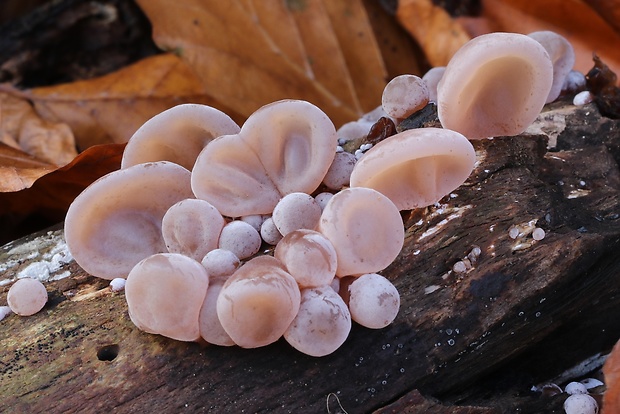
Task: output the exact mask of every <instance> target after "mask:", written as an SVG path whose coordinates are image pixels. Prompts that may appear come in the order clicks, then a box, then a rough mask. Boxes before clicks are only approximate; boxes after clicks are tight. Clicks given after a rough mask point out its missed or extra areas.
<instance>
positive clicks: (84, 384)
mask: <svg viewBox="0 0 620 414" xmlns="http://www.w3.org/2000/svg"><path fill="white" fill-rule="evenodd" d="M545 115H546V118H548V119H549V120H548V121H547V124H546V126H545V127H544V128H543V130H545V131H546V132H547V133H550V134H551V135H554V134H555V133H557V132H558V131H559V132H561V133H559V135H558V136H557V148H559V149H558V150H554V151H550V152H547V151H546V142H547V140H546V137H544V136H540V135H539V136H522V137H513V138H496V139H493V140H483V141H478V142H476V143H475V146H476V149H477V153H478V158H479V163H478V166H477V167H476V170H475V171H474V173H473V174H472V176H471V177H470V179H469V180H468V182H467V183H466V184H465V185H464V186H462V187H461V188H459V189H457V190H456V191H454V193H453V196H451V197H446V198H445V199H444V200H442V202H441V205H440V206H434V207H431V208H428V209H425V210H421V211H415V212H413V213H411V214H408V215H405V217H404V218H405V223H406V227H407V231H406V241H405V247H404V249H403V251H402V252H401V254H400V256H399V257H398V258H397V260H396V261H395V263H394V264H393V265H392V266H390V267H389V268H388V269H387V270H386V271H384V272H383V273H384V274H385V275H386V276H387V277H388V278H389V279H391V280H392V281H393V282H394V284H395V285H396V286H397V288H398V290H399V291H400V293H401V298H402V304H401V310H400V313H399V315H398V317H397V319H396V321H395V322H394V323H393V324H392V325H390V326H389V327H387V328H385V329H382V330H369V329H365V328H362V327H360V326H354V328H353V330H352V332H351V335H350V337H349V339H348V340H347V341H346V343H345V344H344V345H343V346H342V347H341V348H340V349H339V350H338V351H337V352H335V353H333V354H332V355H329V356H327V357H323V358H313V357H309V356H306V355H303V354H300V353H299V352H297V351H295V350H294V349H292V348H291V347H290V346H288V345H287V344H286V343H285V342H284V341H279V342H277V343H276V344H273V345H270V346H267V347H264V348H259V349H253V350H245V349H240V348H237V347H232V348H226V347H217V346H205V345H201V344H195V343H182V342H177V341H174V340H169V339H166V338H163V337H159V336H154V335H149V334H146V333H143V332H141V331H139V330H138V329H136V328H135V327H134V326H133V325H132V323H131V322H130V320H129V317H128V315H127V307H126V304H125V300H124V295H123V293H112V292H111V291H110V290H109V288H107V287H106V285H107V283H106V282H105V281H100V280H98V279H95V278H93V277H90V276H88V275H85V274H84V272H83V271H82V270H81V269H79V267H78V266H77V265H76V264H75V263H70V264H67V265H65V266H64V267H62V268H61V269H60V270H59V271H58V272H63V271H66V270H70V271H71V276H70V277H68V278H65V279H62V280H59V281H54V282H50V283H49V284H48V285H47V287H48V291H49V292H50V302H49V303H48V305H47V306H46V307H45V309H44V310H43V311H41V312H40V313H39V314H37V315H34V316H32V317H28V318H21V317H18V316H15V315H11V316H9V317H7V318H6V319H5V320H3V321H2V322H0V349H2V353H1V354H0V384H1V389H2V391H1V392H0V393H1V394H2V398H0V411H2V412H4V411H11V412H29V413H32V412H43V411H45V412H105V411H110V410H114V411H115V412H214V413H215V412H217V413H228V412H230V413H239V412H248V413H251V412H264V413H267V412H269V413H272V412H283V413H285V412H317V413H318V412H331V413H334V412H339V410H340V408H339V405H338V404H336V398H335V396H337V397H338V400H339V401H340V404H341V405H342V407H343V408H344V409H345V410H346V411H347V412H348V413H365V412H372V411H374V410H379V411H380V412H386V413H387V412H420V411H419V410H428V411H427V412H437V413H448V412H455V413H458V412H460V413H501V412H515V410H516V409H517V408H521V409H522V410H523V411H522V412H562V410H561V405H562V401H563V398H562V396H559V397H554V398H543V397H540V396H539V395H538V394H535V393H531V392H530V391H529V389H530V387H531V386H532V385H534V384H537V383H539V382H542V381H545V380H549V379H552V378H554V377H556V376H557V375H559V374H560V373H561V372H562V371H564V370H566V369H568V368H570V367H572V366H573V365H576V364H577V363H578V362H581V361H582V360H584V359H586V358H588V357H590V356H592V355H595V354H597V353H602V354H604V353H605V352H607V351H608V350H609V349H610V348H611V346H612V345H613V343H614V342H615V341H616V340H617V339H618V338H619V337H620V333H619V332H620V254H619V253H618V248H619V245H620V220H619V219H618V218H619V214H620V199H619V195H620V192H619V189H620V173H619V169H618V161H620V151H619V148H620V147H619V144H618V143H619V142H620V138H619V136H618V135H619V133H618V122H617V121H612V120H609V119H606V118H601V117H600V116H599V115H598V112H597V111H596V109H595V108H594V107H593V106H586V107H582V108H578V109H575V107H572V106H567V107H564V108H559V109H555V110H552V111H551V112H547V113H546V114H545ZM534 219H536V220H537V226H539V227H542V228H543V229H545V230H546V232H547V235H546V237H545V238H544V239H543V240H541V241H538V242H532V238H531V236H527V237H523V238H521V237H519V238H517V239H516V240H513V239H511V238H510V237H509V229H510V228H511V227H512V226H513V225H518V224H523V223H528V222H530V221H531V220H534ZM61 235H62V230H56V231H55V233H54V232H53V233H50V235H46V236H45V237H47V238H48V244H49V239H50V238H53V237H56V238H58V237H61ZM54 240H56V241H55V242H54V243H58V242H61V240H60V241H58V240H57V239H54ZM20 244H21V245H24V242H23V241H21V242H20V241H18V242H15V243H12V244H10V245H7V246H5V247H3V248H2V249H1V251H0V263H6V262H7V261H9V260H13V259H16V257H17V256H15V254H13V255H12V256H11V255H8V252H9V251H10V250H11V249H14V248H15V247H16V246H17V245H20ZM32 245H33V243H31V244H28V245H26V246H31V247H30V248H31V249H32ZM34 245H36V243H34ZM474 246H479V247H480V249H481V251H482V254H481V256H480V258H479V259H478V260H477V261H476V262H475V263H474V266H473V268H471V269H470V270H469V271H468V272H466V273H464V274H456V273H454V272H452V271H451V270H450V269H451V267H452V266H453V264H454V263H455V262H457V261H459V260H462V259H463V258H464V257H466V255H467V254H468V252H470V251H471V249H472V248H473V247H474ZM377 248H381V246H377ZM13 252H15V250H13ZM27 256H28V249H22V256H20V257H22V258H24V257H27ZM36 260H37V259H36V258H34V259H24V260H22V261H21V262H18V263H14V265H13V266H11V267H9V268H8V269H6V270H4V272H3V273H2V274H0V276H1V277H0V280H2V279H4V278H11V277H14V276H15V275H16V274H17V272H19V271H20V270H23V269H24V267H25V266H27V265H28V264H29V263H31V262H32V261H36ZM433 286H434V288H430V287H433ZM429 288H430V289H429ZM433 289H435V290H434V291H432V293H428V292H429V291H430V290H433ZM7 290H8V286H5V287H3V288H0V292H1V293H0V303H6V291H7ZM113 345H114V346H113ZM98 354H99V355H98ZM102 359H103V360H102ZM595 368H596V366H595ZM417 390H419V392H418V391H417ZM420 392H421V394H420ZM422 395H424V396H426V398H424V397H422ZM430 397H437V398H439V399H440V400H441V401H443V403H444V404H446V405H441V404H438V403H437V402H433V400H432V399H428V398H430ZM455 403H459V404H464V405H470V407H459V408H456V407H451V406H449V405H450V404H455ZM475 406H478V407H475ZM416 410H418V411H416ZM433 410H434V411H433Z"/></svg>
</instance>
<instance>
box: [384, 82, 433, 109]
mask: <svg viewBox="0 0 620 414" xmlns="http://www.w3.org/2000/svg"><path fill="white" fill-rule="evenodd" d="M428 98H429V93H428V87H427V85H426V82H424V81H423V80H422V78H420V77H419V76H415V75H399V76H396V77H395V78H393V79H392V80H391V81H389V82H388V84H387V85H385V88H384V89H383V95H382V96H381V106H382V107H383V110H384V111H385V113H386V114H388V115H389V116H391V117H392V118H395V119H404V118H407V117H408V116H409V115H411V114H413V113H414V112H417V111H419V110H420V109H422V108H424V106H426V104H427V103H428Z"/></svg>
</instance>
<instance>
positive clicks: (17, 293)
mask: <svg viewBox="0 0 620 414" xmlns="http://www.w3.org/2000/svg"><path fill="white" fill-rule="evenodd" d="M6 301H7V302H8V304H9V307H10V308H11V310H12V311H13V312H14V313H16V314H18V315H19V316H30V315H34V314H35V313H37V312H39V311H40V310H41V309H43V307H44V306H45V304H46V303H47V290H45V286H43V283H41V282H40V281H38V280H37V279H19V280H17V281H16V282H15V283H13V286H11V288H10V289H9V293H8V294H7V296H6Z"/></svg>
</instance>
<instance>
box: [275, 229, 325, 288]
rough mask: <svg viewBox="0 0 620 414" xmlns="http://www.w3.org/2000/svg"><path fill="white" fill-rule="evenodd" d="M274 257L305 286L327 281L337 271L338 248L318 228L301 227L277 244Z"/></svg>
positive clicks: (314, 285)
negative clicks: (316, 229)
mask: <svg viewBox="0 0 620 414" xmlns="http://www.w3.org/2000/svg"><path fill="white" fill-rule="evenodd" d="M274 257H275V258H276V259H278V260H280V261H281V262H282V263H283V264H284V266H285V267H286V270H287V271H288V272H289V273H290V274H291V276H293V277H294V278H295V280H296V281H297V284H298V285H299V286H300V287H302V288H304V287H317V286H322V285H327V284H329V283H330V282H331V281H332V279H333V278H334V276H335V275H336V266H337V256H336V249H334V246H333V245H332V244H331V242H330V241H329V240H328V239H327V238H326V237H325V236H323V235H322V234H321V233H319V232H317V231H313V230H307V229H300V230H295V231H292V232H290V233H288V234H287V235H286V236H284V238H283V239H282V240H280V242H279V243H278V245H277V246H276V249H275V252H274Z"/></svg>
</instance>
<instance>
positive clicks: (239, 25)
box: [138, 0, 387, 125]
mask: <svg viewBox="0 0 620 414" xmlns="http://www.w3.org/2000/svg"><path fill="white" fill-rule="evenodd" d="M333 3H334V2H330V1H326V0H317V1H294V2H284V1H276V0H269V1H257V0H243V1H235V2H216V1H210V2H205V1H201V0H185V1H177V2H173V3H171V2H168V1H165V0H149V1H146V0H141V1H138V4H140V7H141V8H142V9H143V10H144V12H145V13H146V14H147V16H148V17H149V19H150V20H151V23H152V24H153V31H154V38H155V41H156V43H157V44H158V45H159V46H160V47H161V48H163V49H166V50H175V51H177V52H178V53H179V54H180V56H181V57H182V58H183V59H184V60H185V61H186V62H188V63H189V65H190V66H191V67H192V68H194V70H195V72H196V73H197V74H198V75H199V76H200V78H201V80H202V81H203V83H204V85H205V86H206V88H207V90H208V91H209V93H211V94H212V95H213V97H214V98H215V99H217V100H218V101H220V102H222V103H223V104H225V105H226V106H228V107H231V108H235V109H236V110H238V111H239V112H240V113H241V114H242V115H244V116H246V117H247V116H249V115H250V114H251V113H252V112H254V111H255V110H256V109H258V108H259V107H261V106H262V105H265V104H267V103H269V102H273V101H277V100H280V99H286V98H289V99H290V98H294V99H304V100H308V101H310V102H312V103H314V104H315V105H317V106H319V107H320V108H321V109H323V110H324V111H325V112H326V113H327V114H328V115H329V116H330V118H332V120H333V121H334V123H335V124H336V125H341V124H343V123H344V122H346V121H350V120H353V119H357V118H358V117H359V116H360V115H361V114H362V113H363V112H365V111H369V110H371V109H373V108H374V107H375V106H376V105H377V102H379V101H380V97H381V91H382V89H383V86H384V84H385V77H386V74H387V73H386V70H385V65H384V62H383V60H382V56H381V53H380V52H379V51H378V45H377V43H376V40H375V38H374V36H373V35H372V28H371V26H370V23H369V21H368V16H367V15H366V13H365V9H364V8H363V5H362V2H361V0H352V1H349V2H347V6H346V7H343V6H342V5H340V4H333ZM335 3H339V2H335ZM353 27H354V28H355V30H354V31H353V30H351V28H353Z"/></svg>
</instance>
